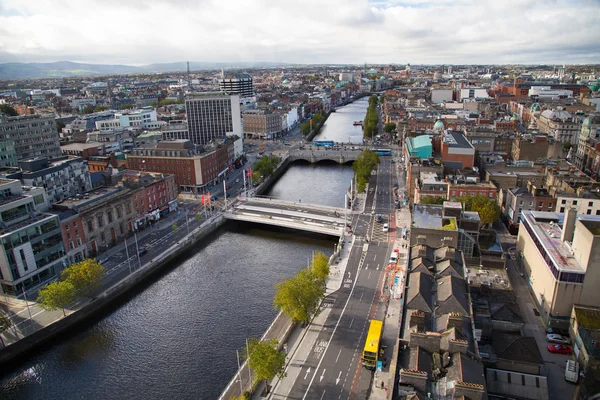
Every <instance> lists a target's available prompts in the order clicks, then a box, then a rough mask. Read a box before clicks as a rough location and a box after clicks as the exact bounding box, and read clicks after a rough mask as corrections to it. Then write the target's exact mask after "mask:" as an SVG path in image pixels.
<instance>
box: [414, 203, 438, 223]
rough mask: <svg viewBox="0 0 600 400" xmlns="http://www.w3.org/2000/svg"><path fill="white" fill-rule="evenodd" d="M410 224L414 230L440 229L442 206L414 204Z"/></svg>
mask: <svg viewBox="0 0 600 400" xmlns="http://www.w3.org/2000/svg"><path fill="white" fill-rule="evenodd" d="M412 224H413V226H414V227H416V228H431V229H439V228H441V227H442V206H437V205H432V204H415V205H414V208H413V216H412Z"/></svg>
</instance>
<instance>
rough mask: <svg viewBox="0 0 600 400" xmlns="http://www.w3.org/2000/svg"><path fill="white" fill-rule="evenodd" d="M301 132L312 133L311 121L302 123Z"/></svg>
mask: <svg viewBox="0 0 600 400" xmlns="http://www.w3.org/2000/svg"><path fill="white" fill-rule="evenodd" d="M300 132H301V133H302V135H304V136H306V135H308V134H309V133H310V122H308V121H306V122H303V123H302V125H300Z"/></svg>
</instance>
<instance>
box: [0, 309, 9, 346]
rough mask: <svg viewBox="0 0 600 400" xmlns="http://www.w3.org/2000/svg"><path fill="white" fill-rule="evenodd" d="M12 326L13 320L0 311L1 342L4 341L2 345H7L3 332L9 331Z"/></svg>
mask: <svg viewBox="0 0 600 400" xmlns="http://www.w3.org/2000/svg"><path fill="white" fill-rule="evenodd" d="M11 326H12V321H11V320H10V318H9V317H8V315H6V314H4V313H2V312H0V342H2V347H6V345H5V344H4V340H3V339H2V333H4V332H5V331H7V330H8V329H9V328H10V327H11Z"/></svg>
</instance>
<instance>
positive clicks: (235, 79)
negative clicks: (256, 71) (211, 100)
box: [219, 74, 254, 97]
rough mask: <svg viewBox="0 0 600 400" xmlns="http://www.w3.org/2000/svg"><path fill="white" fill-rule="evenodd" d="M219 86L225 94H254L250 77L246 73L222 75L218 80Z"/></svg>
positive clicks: (247, 95) (244, 95) (245, 95)
mask: <svg viewBox="0 0 600 400" xmlns="http://www.w3.org/2000/svg"><path fill="white" fill-rule="evenodd" d="M219 87H220V88H221V91H222V92H225V93H227V94H237V95H239V96H240V97H252V96H254V86H253V85H252V77H251V76H250V75H248V74H228V75H223V77H222V78H221V79H220V80H219Z"/></svg>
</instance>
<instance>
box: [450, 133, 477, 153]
mask: <svg viewBox="0 0 600 400" xmlns="http://www.w3.org/2000/svg"><path fill="white" fill-rule="evenodd" d="M444 144H446V145H447V146H449V147H456V148H464V149H472V148H473V145H472V144H471V143H469V141H468V140H467V139H466V138H465V135H463V134H462V133H461V132H454V131H446V132H444Z"/></svg>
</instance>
